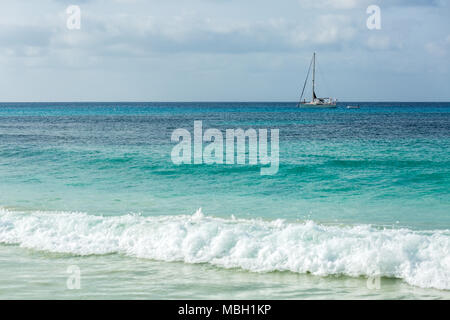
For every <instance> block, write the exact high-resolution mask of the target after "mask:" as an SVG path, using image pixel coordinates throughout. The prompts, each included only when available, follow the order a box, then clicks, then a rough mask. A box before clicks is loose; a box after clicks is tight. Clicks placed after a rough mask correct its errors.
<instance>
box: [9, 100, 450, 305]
mask: <svg viewBox="0 0 450 320" xmlns="http://www.w3.org/2000/svg"><path fill="white" fill-rule="evenodd" d="M360 106H361V109H356V110H348V109H345V104H341V105H339V106H338V108H337V109H334V110H312V109H309V110H306V109H302V110H300V109H297V108H295V104H294V103H8V104H5V103H4V104H0V178H1V180H0V263H1V265H2V268H1V270H2V272H1V274H0V297H1V298H183V297H184V298H207V297H211V298H268V299H269V298H355V297H360V298H447V299H448V298H449V290H450V196H449V194H450V174H449V173H450V169H449V168H450V166H449V165H450V157H449V155H450V103H360ZM194 120H202V121H203V127H204V129H205V130H206V129H207V128H217V129H219V130H221V131H222V132H225V130H226V129H236V128H243V129H249V128H255V129H264V128H267V129H279V132H280V167H279V171H278V173H277V174H275V175H272V176H262V175H260V166H259V165H256V166H251V165H248V164H246V165H225V164H224V165H219V164H216V165H206V164H201V165H189V164H184V165H179V166H178V165H174V164H173V163H172V161H171V157H170V154H171V150H172V148H173V147H174V145H175V143H173V142H171V139H170V138H171V134H172V132H173V130H175V129H177V128H185V129H187V130H189V131H190V132H193V125H194ZM199 208H201V210H199ZM70 265H77V266H79V268H80V270H81V275H82V276H81V284H82V285H81V289H80V290H69V289H67V287H66V279H67V277H68V274H67V273H66V269H67V267H68V266H70ZM376 276H381V277H382V278H381V286H380V288H379V289H376V290H373V288H369V287H368V286H367V278H368V277H376Z"/></svg>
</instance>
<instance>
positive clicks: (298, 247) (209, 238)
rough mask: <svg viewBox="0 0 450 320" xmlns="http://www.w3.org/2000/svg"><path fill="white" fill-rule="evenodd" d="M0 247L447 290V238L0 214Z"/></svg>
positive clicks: (207, 221)
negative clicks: (384, 280) (386, 280)
mask: <svg viewBox="0 0 450 320" xmlns="http://www.w3.org/2000/svg"><path fill="white" fill-rule="evenodd" d="M0 243H3V244H17V245H20V246H21V247H24V248H30V249H36V250H43V251H50V252H59V253H68V254H74V255H94V254H98V255H102V254H111V253H120V254H124V255H128V256H133V257H139V258H148V259H155V260H161V261H182V262H185V263H209V264H211V265H215V266H218V267H224V268H242V269H245V270H248V271H253V272H270V271H291V272H298V273H307V272H309V273H312V274H314V275H320V276H326V275H347V276H354V277H356V276H375V275H381V276H386V277H396V278H401V279H403V280H404V281H406V282H407V283H409V284H411V285H415V286H419V287H423V288H437V289H444V290H450V231H449V230H435V231H427V232H425V231H413V230H409V229H406V228H402V229H378V228H375V227H373V226H370V225H358V226H328V225H321V224H317V223H315V222H313V221H306V222H298V223H291V222H286V221H283V220H275V221H263V220H259V219H254V220H253V219H246V220H244V219H235V218H231V219H222V218H216V217H208V216H205V215H204V214H203V213H202V211H201V210H198V211H197V212H196V213H195V214H193V215H177V216H158V217H144V216H140V215H132V214H127V215H123V216H114V217H103V216H95V215H89V214H86V213H77V212H37V211H36V212H31V213H26V212H20V211H11V210H6V209H1V208H0Z"/></svg>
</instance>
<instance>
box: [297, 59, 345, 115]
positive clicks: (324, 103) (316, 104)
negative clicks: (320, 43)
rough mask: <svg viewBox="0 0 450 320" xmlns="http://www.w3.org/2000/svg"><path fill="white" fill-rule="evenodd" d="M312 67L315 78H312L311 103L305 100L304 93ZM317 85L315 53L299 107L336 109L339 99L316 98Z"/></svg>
mask: <svg viewBox="0 0 450 320" xmlns="http://www.w3.org/2000/svg"><path fill="white" fill-rule="evenodd" d="M311 65H312V67H313V68H312V69H313V77H312V99H311V101H306V99H303V100H302V98H303V93H304V92H305V87H306V83H307V82H308V77H309V74H310V71H311ZM315 84H316V53H315V52H314V54H313V57H312V60H311V63H310V64H309V69H308V74H307V75H306V79H305V84H304V85H303V90H302V94H301V96H300V101H299V103H298V104H297V107H303V108H336V101H337V99H334V98H318V97H317V96H316V91H315Z"/></svg>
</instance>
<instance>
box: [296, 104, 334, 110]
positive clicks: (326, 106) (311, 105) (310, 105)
mask: <svg viewBox="0 0 450 320" xmlns="http://www.w3.org/2000/svg"><path fill="white" fill-rule="evenodd" d="M300 108H317V109H332V108H336V104H331V103H329V104H328V103H322V104H318V103H300Z"/></svg>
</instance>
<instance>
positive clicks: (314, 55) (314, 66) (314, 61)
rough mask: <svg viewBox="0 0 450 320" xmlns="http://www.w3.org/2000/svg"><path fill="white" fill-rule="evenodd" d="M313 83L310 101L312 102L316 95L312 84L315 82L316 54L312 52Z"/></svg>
mask: <svg viewBox="0 0 450 320" xmlns="http://www.w3.org/2000/svg"><path fill="white" fill-rule="evenodd" d="M312 81H313V83H312V95H313V97H312V100H311V101H314V99H315V96H316V94H315V93H314V82H315V81H316V53H315V52H314V54H313V79H312Z"/></svg>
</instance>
